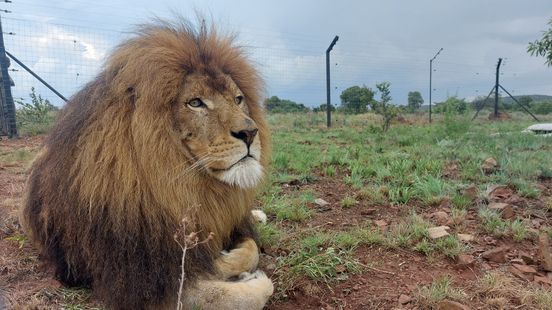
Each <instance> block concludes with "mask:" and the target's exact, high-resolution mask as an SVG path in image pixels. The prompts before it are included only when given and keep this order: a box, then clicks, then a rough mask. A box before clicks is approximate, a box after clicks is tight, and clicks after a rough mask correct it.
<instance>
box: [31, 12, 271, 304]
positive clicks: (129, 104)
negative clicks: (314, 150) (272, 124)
mask: <svg viewBox="0 0 552 310" xmlns="http://www.w3.org/2000/svg"><path fill="white" fill-rule="evenodd" d="M195 29H196V28H194V27H192V26H191V25H190V24H188V23H186V22H184V23H180V24H170V23H165V22H159V23H156V24H154V25H149V26H144V27H142V28H141V29H140V30H139V32H138V34H137V36H136V37H134V38H132V39H130V40H128V41H126V42H125V43H123V44H121V45H120V46H118V47H117V48H116V49H115V51H114V52H113V53H112V55H111V56H110V57H109V58H108V60H107V63H106V66H105V69H104V70H103V72H101V73H100V74H99V75H98V77H97V78H96V79H95V80H94V81H92V82H90V83H89V84H88V85H86V86H85V87H84V88H83V89H82V90H81V91H80V92H78V93H77V94H76V95H74V96H73V97H72V98H71V99H70V101H69V102H68V103H67V105H66V107H65V108H64V109H63V111H62V113H61V115H60V117H59V120H58V122H57V125H56V126H55V128H54V129H53V130H52V132H51V133H50V135H49V137H48V139H47V140H46V142H45V146H44V150H43V152H42V153H41V155H40V156H39V157H38V158H37V160H36V161H35V163H34V164H33V167H32V171H31V174H30V177H29V180H28V184H27V194H26V202H25V205H24V208H23V212H22V222H23V224H24V227H25V229H26V231H27V232H28V234H29V235H30V237H31V238H32V240H33V241H34V243H35V245H36V246H37V247H38V248H39V249H40V251H41V254H42V256H44V257H45V258H46V259H48V260H49V261H50V262H51V263H52V264H53V265H54V266H55V267H56V270H57V275H58V277H59V278H60V279H61V280H63V281H64V282H65V283H67V284H70V285H88V286H92V287H93V289H94V292H95V293H96V294H97V295H98V296H99V297H100V299H102V300H104V301H105V302H106V305H107V306H108V307H109V308H125V309H141V308H150V307H156V306H159V305H161V304H163V303H166V302H167V299H168V298H171V297H172V296H173V295H174V294H175V293H176V291H177V288H176V283H177V281H178V278H179V276H180V271H179V264H180V254H181V253H180V249H179V248H178V246H177V244H176V243H175V242H174V240H173V234H174V233H175V231H176V230H177V227H178V225H179V223H180V220H181V219H182V217H184V216H186V217H188V218H189V219H190V220H191V225H190V229H193V230H196V231H201V232H202V233H203V234H207V233H208V232H210V231H212V232H215V234H216V240H215V242H214V243H209V244H205V245H201V246H198V247H197V248H195V249H193V250H192V251H190V252H189V253H188V254H187V255H188V259H187V260H186V274H187V277H188V278H189V281H187V282H188V283H190V282H191V281H193V279H194V277H196V276H197V275H200V274H206V273H212V272H214V270H213V268H214V267H213V258H214V257H215V255H216V254H218V252H219V251H220V250H222V249H223V248H226V247H228V246H231V245H232V244H233V243H234V242H236V240H238V239H239V238H241V236H243V235H248V236H249V235H252V234H254V232H253V227H252V225H251V223H250V220H249V210H250V207H251V205H252V202H253V198H254V195H255V190H254V189H248V190H246V189H238V188H234V187H232V186H230V185H225V184H223V183H221V182H220V181H216V180H212V179H211V178H208V177H205V176H203V175H198V174H191V175H182V173H181V171H182V168H183V166H182V165H183V164H184V165H189V164H190V162H189V159H188V158H186V157H185V156H184V155H183V154H182V152H180V151H179V148H178V143H179V140H178V137H176V136H175V135H174V133H173V130H172V116H171V103H172V102H173V101H174V100H175V98H177V96H178V95H179V90H180V89H181V88H182V84H183V83H184V82H185V78H186V75H188V74H190V73H192V72H202V73H204V74H206V75H208V76H211V77H212V78H213V79H212V80H213V83H219V81H218V80H217V79H216V77H217V76H218V75H219V74H220V73H225V74H227V75H229V76H230V77H231V78H232V79H233V81H234V82H235V83H236V84H237V85H238V87H239V88H240V89H241V90H242V92H243V93H244V96H245V97H246V98H247V99H248V100H247V102H248V105H249V106H248V107H249V111H250V114H251V118H252V119H254V120H255V122H256V123H257V125H258V126H259V135H260V138H261V143H262V146H263V148H262V155H263V156H262V157H261V158H262V164H263V165H264V166H266V165H267V161H268V158H269V144H270V143H269V137H268V131H267V125H266V122H265V120H264V114H263V111H262V109H261V107H260V105H259V104H258V103H259V101H260V88H261V85H260V78H259V76H258V74H257V72H256V71H255V70H254V69H253V68H252V67H251V65H250V64H249V62H248V61H247V59H246V58H245V57H244V55H243V52H242V50H241V49H240V48H238V47H236V46H235V45H234V43H233V37H232V36H219V35H217V33H216V31H215V30H214V29H209V28H208V27H205V26H201V27H199V30H195ZM184 167H185V166H184ZM198 188H201V191H198ZM192 207H194V208H192Z"/></svg>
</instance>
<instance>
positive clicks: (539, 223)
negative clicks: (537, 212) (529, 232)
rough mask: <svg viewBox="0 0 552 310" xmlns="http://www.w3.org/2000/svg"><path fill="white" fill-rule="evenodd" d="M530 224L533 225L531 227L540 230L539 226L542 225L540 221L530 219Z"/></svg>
mask: <svg viewBox="0 0 552 310" xmlns="http://www.w3.org/2000/svg"><path fill="white" fill-rule="evenodd" d="M531 224H533V227H534V228H537V229H538V228H540V227H541V225H542V220H541V219H532V220H531Z"/></svg>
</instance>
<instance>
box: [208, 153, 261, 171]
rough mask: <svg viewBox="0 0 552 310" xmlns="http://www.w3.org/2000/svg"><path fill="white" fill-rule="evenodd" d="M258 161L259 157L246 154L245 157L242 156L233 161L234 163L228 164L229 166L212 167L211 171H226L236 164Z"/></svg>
mask: <svg viewBox="0 0 552 310" xmlns="http://www.w3.org/2000/svg"><path fill="white" fill-rule="evenodd" d="M252 160H254V161H257V159H256V158H255V156H253V155H251V154H247V155H245V156H244V157H242V158H240V159H239V160H238V161H236V162H235V163H233V164H232V165H230V166H228V167H227V168H218V169H216V168H211V171H212V172H224V171H228V170H230V169H232V168H234V167H236V166H240V165H246V164H248V163H249V162H250V161H252Z"/></svg>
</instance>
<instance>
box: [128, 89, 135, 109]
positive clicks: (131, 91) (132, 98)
mask: <svg viewBox="0 0 552 310" xmlns="http://www.w3.org/2000/svg"><path fill="white" fill-rule="evenodd" d="M126 93H127V96H128V97H129V99H130V102H131V103H132V105H135V104H136V90H135V89H134V87H133V86H129V87H128V88H127V90H126Z"/></svg>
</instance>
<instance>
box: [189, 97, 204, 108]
mask: <svg viewBox="0 0 552 310" xmlns="http://www.w3.org/2000/svg"><path fill="white" fill-rule="evenodd" d="M188 105H189V106H191V107H192V108H201V107H202V106H204V105H205V104H204V103H203V101H201V99H199V98H195V99H192V100H190V102H188Z"/></svg>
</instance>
